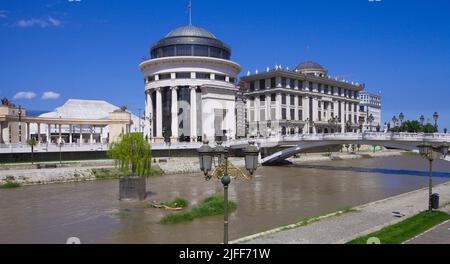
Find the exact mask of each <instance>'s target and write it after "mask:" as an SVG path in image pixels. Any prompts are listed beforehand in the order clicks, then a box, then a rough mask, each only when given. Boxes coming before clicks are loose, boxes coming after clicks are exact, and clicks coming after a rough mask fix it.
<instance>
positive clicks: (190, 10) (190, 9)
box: [188, 0, 192, 26]
mask: <svg viewBox="0 0 450 264" xmlns="http://www.w3.org/2000/svg"><path fill="white" fill-rule="evenodd" d="M188 12H189V25H190V26H192V0H189V4H188Z"/></svg>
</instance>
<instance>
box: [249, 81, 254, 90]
mask: <svg viewBox="0 0 450 264" xmlns="http://www.w3.org/2000/svg"><path fill="white" fill-rule="evenodd" d="M254 91H255V82H254V81H253V82H250V92H254Z"/></svg>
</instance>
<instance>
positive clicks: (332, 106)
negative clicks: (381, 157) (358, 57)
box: [241, 62, 364, 137]
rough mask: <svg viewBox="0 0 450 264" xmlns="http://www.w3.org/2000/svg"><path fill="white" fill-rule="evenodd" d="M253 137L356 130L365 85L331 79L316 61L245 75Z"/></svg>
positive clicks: (243, 79)
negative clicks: (289, 68)
mask: <svg viewBox="0 0 450 264" xmlns="http://www.w3.org/2000/svg"><path fill="white" fill-rule="evenodd" d="M241 82H242V83H244V85H245V89H246V93H245V96H246V97H247V117H248V124H247V127H248V128H249V129H248V130H249V131H248V132H249V135H248V136H251V137H268V136H276V135H289V134H310V133H311V134H312V133H314V134H315V133H335V132H344V131H345V132H356V131H358V129H359V127H360V125H359V123H360V112H359V104H360V100H359V93H360V92H361V91H362V90H363V87H364V86H363V85H360V84H357V83H348V82H344V81H338V80H337V79H336V78H330V77H329V76H328V71H327V70H326V69H324V68H323V67H322V66H321V65H319V64H317V63H314V62H305V63H302V64H300V65H299V66H297V68H296V69H295V70H294V71H289V70H284V69H281V67H279V66H277V67H276V69H274V70H269V69H268V70H267V71H265V72H260V73H256V74H254V75H250V74H248V76H246V77H243V78H242V79H241Z"/></svg>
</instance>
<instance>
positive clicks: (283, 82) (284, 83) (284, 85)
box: [281, 77, 287, 88]
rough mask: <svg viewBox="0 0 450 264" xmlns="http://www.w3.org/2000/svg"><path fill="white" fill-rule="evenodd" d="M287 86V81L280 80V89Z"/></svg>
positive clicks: (284, 79)
mask: <svg viewBox="0 0 450 264" xmlns="http://www.w3.org/2000/svg"><path fill="white" fill-rule="evenodd" d="M286 85H287V79H286V78H284V77H283V78H281V87H283V88H286Z"/></svg>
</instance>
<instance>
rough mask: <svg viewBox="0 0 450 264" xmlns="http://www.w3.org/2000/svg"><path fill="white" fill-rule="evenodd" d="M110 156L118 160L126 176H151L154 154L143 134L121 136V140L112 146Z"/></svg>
mask: <svg viewBox="0 0 450 264" xmlns="http://www.w3.org/2000/svg"><path fill="white" fill-rule="evenodd" d="M108 155H109V156H110V157H111V158H112V159H114V160H116V163H117V165H118V167H119V168H120V170H121V171H122V172H123V173H124V175H125V176H126V175H131V176H141V177H147V176H149V174H150V171H151V166H152V163H151V162H152V152H151V148H150V144H149V143H148V142H147V141H145V139H144V137H143V135H142V133H129V134H124V135H121V136H120V138H119V140H118V141H117V142H116V143H113V144H112V145H111V146H110V149H109V151H108Z"/></svg>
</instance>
